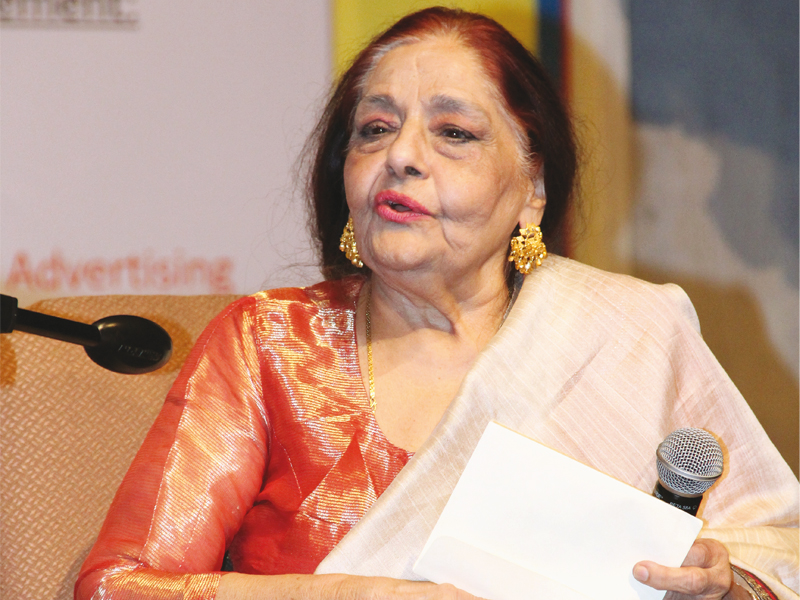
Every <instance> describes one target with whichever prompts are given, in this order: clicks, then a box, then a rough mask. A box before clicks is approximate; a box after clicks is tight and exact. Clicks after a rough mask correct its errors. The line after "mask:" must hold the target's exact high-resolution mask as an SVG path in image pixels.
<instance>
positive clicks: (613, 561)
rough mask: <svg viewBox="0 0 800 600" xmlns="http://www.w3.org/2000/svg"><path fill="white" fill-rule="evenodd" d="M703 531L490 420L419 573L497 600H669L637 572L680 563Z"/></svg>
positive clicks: (426, 549)
mask: <svg viewBox="0 0 800 600" xmlns="http://www.w3.org/2000/svg"><path fill="white" fill-rule="evenodd" d="M653 451H654V452H655V449H653ZM654 483H655V482H654ZM701 526H702V521H700V519H697V518H695V517H692V516H691V515H689V514H687V513H684V512H682V511H680V510H678V509H676V508H673V507H672V506H669V505H668V504H666V503H664V502H662V501H660V500H658V499H656V498H654V497H652V496H650V495H648V494H645V493H644V492H642V491H640V490H637V489H636V488H633V487H631V486H629V485H626V484H624V483H622V482H620V481H617V480H616V479H613V478H612V477H609V476H607V475H605V474H603V473H600V472H599V471H595V470H594V469H592V468H590V467H587V466H586V465H583V464H581V463H579V462H577V461H575V460H573V459H571V458H569V457H567V456H564V455H563V454H560V453H558V452H556V451H554V450H551V449H549V448H547V447H545V446H542V445H541V444H539V443H537V442H535V441H533V440H531V439H529V438H527V437H525V436H523V435H520V434H518V433H515V432H513V431H511V430H510V429H507V428H505V427H503V426H501V425H498V424H497V423H490V424H489V426H488V427H487V428H486V431H485V432H484V434H483V436H482V437H481V439H480V441H479V442H478V445H477V447H476V448H475V451H474V453H473V455H472V457H471V458H470V460H469V462H468V463H467V466H466V468H465V469H464V472H463V473H462V475H461V478H460V479H459V481H458V484H457V485H456V487H455V489H454V490H453V494H452V495H451V496H450V500H449V501H448V503H447V505H446V506H445V509H444V511H443V512H442V514H441V516H440V517H439V521H438V522H437V523H436V526H435V527H434V528H433V531H432V532H431V535H430V538H429V539H428V541H427V543H426V544H425V546H424V548H423V550H422V554H421V555H420V557H419V559H418V560H417V562H416V564H415V565H414V572H415V573H417V574H418V575H420V576H421V577H425V578H426V579H429V580H431V581H435V582H437V583H452V584H453V585H455V586H457V587H460V588H462V589H464V590H466V591H468V592H470V593H473V594H476V595H479V596H482V597H484V598H488V599H489V600H517V599H519V600H522V599H523V598H525V599H527V598H531V597H536V596H537V595H539V594H542V593H544V594H545V595H544V596H542V597H546V598H548V600H586V599H593V600H660V599H661V598H663V596H664V592H659V591H657V590H654V589H652V588H649V587H647V586H645V585H642V584H640V583H639V582H638V581H636V580H635V579H633V576H632V575H631V571H632V569H633V565H634V564H636V563H637V562H638V561H640V560H645V559H647V560H654V561H656V562H658V563H661V564H664V565H668V566H679V565H680V564H681V563H682V562H683V559H684V558H685V556H686V553H687V552H688V551H689V548H690V547H691V545H692V542H693V541H694V540H695V538H696V537H697V534H698V533H699V532H700V528H701Z"/></svg>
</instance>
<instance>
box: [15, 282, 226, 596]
mask: <svg viewBox="0 0 800 600" xmlns="http://www.w3.org/2000/svg"><path fill="white" fill-rule="evenodd" d="M235 298H237V296H100V297H79V298H65V299H58V300H45V301H42V302H39V303H38V304H36V305H34V306H32V307H30V308H31V310H35V311H38V312H44V313H48V314H53V315H57V316H60V317H64V318H68V319H73V320H76V321H83V322H87V323H91V322H93V321H96V320H97V319H99V318H101V317H105V316H109V315H115V314H134V315H140V316H143V317H146V318H148V319H151V320H153V321H155V322H156V323H158V324H159V325H161V326H162V327H163V328H164V329H166V330H167V332H168V333H169V334H170V336H171V337H172V341H173V354H172V358H171V359H170V361H169V362H168V363H167V364H166V365H165V366H164V367H162V368H161V369H159V370H158V371H155V372H153V373H148V374H145V375H120V374H117V373H112V372H110V371H106V370H105V369H103V368H101V367H98V366H97V365H95V364H94V363H93V362H92V361H91V360H89V357H88V356H86V353H85V352H84V351H83V348H81V347H80V346H76V345H73V344H67V343H64V342H59V341H55V340H50V339H47V338H42V337H38V336H33V335H30V334H27V333H20V332H13V333H10V334H4V335H2V336H0V349H1V350H2V354H1V360H2V362H0V452H1V453H2V454H0V524H1V526H2V538H0V598H9V599H10V598H15V599H20V600H28V599H30V600H50V599H59V600H60V599H67V598H72V588H73V585H74V583H75V578H76V576H77V574H78V570H79V569H80V566H81V564H82V563H83V561H84V559H85V558H86V555H87V554H88V552H89V549H90V548H91V546H92V544H93V543H94V539H95V537H96V536H97V532H98V531H99V530H100V526H101V524H102V522H103V518H104V517H105V513H106V511H107V510H108V507H109V505H110V504H111V500H112V498H113V496H114V492H115V491H116V489H117V486H118V485H119V483H120V481H121V480H122V477H123V475H124V474H125V471H126V470H127V468H128V465H129V464H130V461H131V460H132V459H133V456H134V454H135V453H136V450H137V448H138V447H139V445H140V444H141V442H142V440H143V439H144V436H145V434H146V433H147V430H148V428H149V427H150V424H151V423H152V422H153V419H154V418H155V416H156V414H157V412H158V410H159V408H160V406H161V404H162V403H163V401H164V397H165V395H166V393H167V390H168V389H169V387H170V385H172V382H173V381H174V379H175V377H176V376H177V374H178V370H179V369H180V367H181V365H182V364H183V362H184V360H185V359H186V356H187V354H188V352H189V350H190V349H191V347H192V344H193V343H194V341H195V340H196V339H197V337H198V336H199V335H200V333H201V332H202V330H203V328H204V327H205V325H206V324H207V323H208V322H209V321H210V320H211V319H212V318H213V317H214V315H216V314H217V313H218V312H219V311H221V310H222V309H223V308H224V307H225V306H226V305H227V304H229V303H230V302H232V301H233V300H234V299H235Z"/></svg>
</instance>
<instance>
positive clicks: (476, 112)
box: [430, 94, 491, 121]
mask: <svg viewBox="0 0 800 600" xmlns="http://www.w3.org/2000/svg"><path fill="white" fill-rule="evenodd" d="M430 107H431V109H432V112H433V113H434V114H440V113H450V114H457V115H464V116H467V117H479V118H483V119H485V120H487V121H490V120H491V119H490V118H489V114H488V113H487V112H486V111H485V110H484V109H483V108H481V107H480V106H478V105H477V104H472V103H471V102H466V101H465V100H459V99H458V98H453V97H452V96H446V95H444V94H437V95H435V96H434V97H433V98H431V101H430Z"/></svg>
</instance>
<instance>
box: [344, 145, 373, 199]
mask: <svg viewBox="0 0 800 600" xmlns="http://www.w3.org/2000/svg"><path fill="white" fill-rule="evenodd" d="M368 159H369V157H368V156H366V157H365V156H359V155H358V154H357V153H353V152H350V153H349V154H348V155H347V158H346V159H345V161H344V172H343V175H344V193H345V197H346V198H347V205H348V206H349V207H350V208H351V209H353V208H357V207H360V206H362V205H363V204H364V203H365V202H366V201H367V199H368V194H369V188H370V186H371V184H372V180H373V179H374V177H373V176H372V175H373V171H374V167H373V166H372V165H371V164H370V163H371V161H370V160H368Z"/></svg>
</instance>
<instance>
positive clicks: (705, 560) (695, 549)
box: [681, 539, 729, 568]
mask: <svg viewBox="0 0 800 600" xmlns="http://www.w3.org/2000/svg"><path fill="white" fill-rule="evenodd" d="M720 564H724V565H725V567H726V568H727V567H728V566H729V556H728V550H727V549H726V548H725V546H723V545H722V544H721V543H719V542H718V541H717V540H710V539H699V540H695V542H694V543H693V544H692V547H691V548H690V549H689V552H688V554H687V555H686V558H685V559H684V561H683V565H681V566H683V567H709V568H710V567H714V566H716V565H720Z"/></svg>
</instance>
